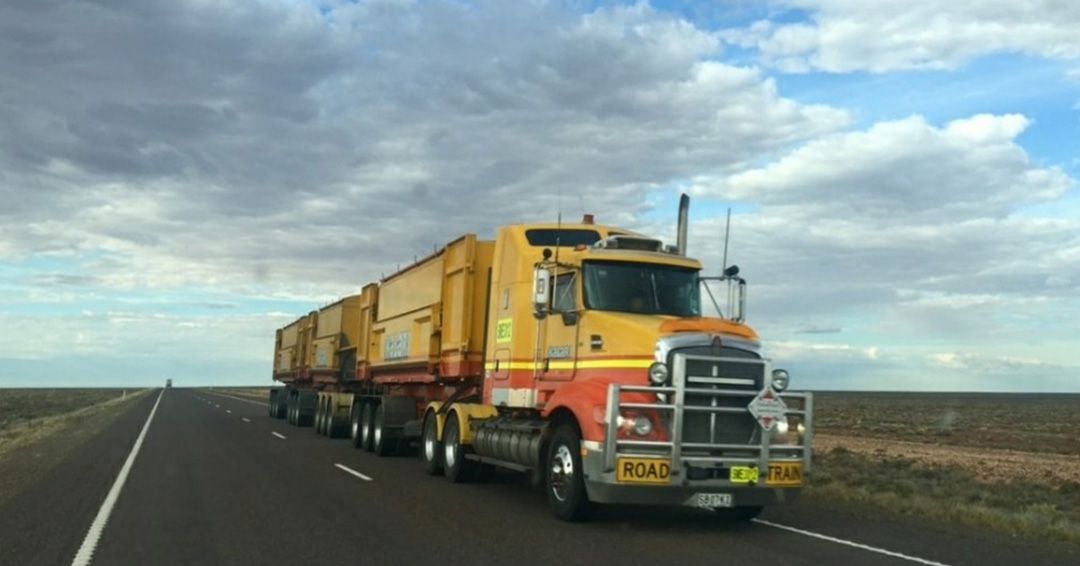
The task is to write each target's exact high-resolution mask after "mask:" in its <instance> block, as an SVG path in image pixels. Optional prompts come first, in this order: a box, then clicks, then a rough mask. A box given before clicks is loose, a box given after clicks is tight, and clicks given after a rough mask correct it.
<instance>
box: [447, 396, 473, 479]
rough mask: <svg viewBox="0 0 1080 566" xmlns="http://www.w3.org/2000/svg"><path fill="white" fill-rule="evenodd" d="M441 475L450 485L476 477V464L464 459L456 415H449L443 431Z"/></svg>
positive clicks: (459, 426)
mask: <svg viewBox="0 0 1080 566" xmlns="http://www.w3.org/2000/svg"><path fill="white" fill-rule="evenodd" d="M443 473H444V475H446V479H448V480H450V482H451V483H465V482H469V481H472V480H473V478H474V477H475V476H476V462H474V461H472V460H469V459H466V458H465V445H464V444H462V443H461V425H460V424H458V418H457V415H456V414H454V413H450V416H448V417H447V418H446V428H445V430H444V431H443Z"/></svg>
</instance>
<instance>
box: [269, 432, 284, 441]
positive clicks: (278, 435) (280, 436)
mask: <svg viewBox="0 0 1080 566" xmlns="http://www.w3.org/2000/svg"><path fill="white" fill-rule="evenodd" d="M270 434H272V435H274V436H276V437H278V438H280V439H282V440H285V436H284V435H281V434H278V433H276V432H271V433H270Z"/></svg>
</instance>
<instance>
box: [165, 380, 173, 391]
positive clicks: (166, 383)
mask: <svg viewBox="0 0 1080 566" xmlns="http://www.w3.org/2000/svg"><path fill="white" fill-rule="evenodd" d="M169 387H172V380H171V379H166V380H165V388H166V389H168V388H169Z"/></svg>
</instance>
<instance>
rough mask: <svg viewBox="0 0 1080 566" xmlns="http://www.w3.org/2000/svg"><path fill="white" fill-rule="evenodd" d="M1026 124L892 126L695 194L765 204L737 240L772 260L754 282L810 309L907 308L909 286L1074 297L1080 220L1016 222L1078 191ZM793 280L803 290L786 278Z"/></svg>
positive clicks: (825, 142)
mask: <svg viewBox="0 0 1080 566" xmlns="http://www.w3.org/2000/svg"><path fill="white" fill-rule="evenodd" d="M1026 124H1027V120H1026V119H1025V118H1024V117H1022V116H1015V115H1005V116H990V115H976V116H973V117H971V118H966V119H960V120H955V121H953V122H950V123H948V124H946V125H944V126H943V127H935V126H933V125H931V124H928V123H927V122H926V121H925V120H924V119H923V118H921V117H918V116H915V117H911V118H908V119H903V120H896V121H890V122H882V123H878V124H876V125H874V126H872V127H870V128H869V129H867V130H864V131H855V132H846V133H841V134H834V135H831V136H826V137H824V138H822V139H820V140H815V141H813V142H810V143H807V144H805V145H804V146H802V147H800V148H798V149H796V150H794V151H792V152H791V153H790V154H787V155H785V156H784V157H783V158H781V159H779V160H777V161H775V162H773V163H770V164H767V165H765V166H763V167H759V168H754V169H749V170H746V171H742V172H740V173H736V174H734V175H730V176H727V177H723V178H710V177H700V178H698V179H696V180H695V181H694V183H693V187H692V191H693V192H694V193H695V194H697V195H700V196H704V197H719V198H724V199H729V200H735V201H747V202H755V203H760V205H761V207H762V208H761V211H760V213H752V214H746V215H744V216H743V217H740V218H738V219H737V229H738V230H739V232H738V233H739V234H740V241H739V245H741V246H744V247H745V248H746V252H744V253H745V254H747V255H749V256H751V257H769V258H770V261H769V262H765V264H764V265H762V266H759V267H758V269H760V270H761V271H762V273H761V274H759V275H758V277H762V278H764V279H765V281H766V282H768V283H770V284H773V285H777V286H780V287H781V288H783V289H784V291H785V292H786V291H787V290H788V289H789V288H793V287H795V286H796V285H797V287H798V288H799V289H800V295H803V296H806V294H807V293H809V294H810V296H811V297H814V298H815V299H817V300H810V301H806V306H807V307H809V309H811V310H813V311H814V312H819V311H820V309H847V308H851V307H859V306H861V305H863V304H866V303H867V302H882V301H884V302H897V301H899V300H901V297H900V296H898V295H897V291H898V290H905V289H907V290H914V291H917V292H942V293H975V294H978V293H982V294H994V293H1005V294H1009V293H1013V294H1015V293H1028V292H1031V291H1033V290H1037V291H1038V292H1043V293H1046V294H1049V295H1057V296H1062V295H1067V296H1075V295H1076V293H1077V287H1076V286H1075V285H1072V284H1071V283H1072V282H1074V281H1076V280H1077V279H1076V278H1077V276H1080V263H1078V262H1077V258H1076V254H1077V252H1078V250H1080V238H1078V233H1077V224H1076V223H1075V222H1074V221H1071V220H1048V219H1043V218H1038V217H1031V216H1025V215H1019V214H1017V212H1018V211H1019V210H1020V209H1022V207H1024V206H1025V205H1030V204H1035V203H1045V202H1052V201H1054V200H1055V199H1057V198H1059V197H1061V196H1062V195H1063V194H1064V193H1065V192H1066V191H1067V190H1068V189H1069V188H1070V187H1072V186H1073V185H1074V182H1073V180H1072V179H1071V178H1070V177H1069V176H1068V175H1066V174H1065V173H1064V172H1063V171H1062V170H1061V169H1060V168H1057V167H1052V166H1051V167H1047V166H1043V165H1040V164H1038V163H1035V162H1034V161H1033V160H1032V159H1031V158H1030V157H1029V156H1028V154H1027V152H1026V151H1025V150H1024V149H1023V148H1021V147H1020V146H1019V145H1017V144H1016V142H1015V137H1016V136H1017V135H1019V134H1020V133H1021V132H1022V131H1023V129H1024V127H1025V126H1026ZM699 229H701V230H703V231H705V230H715V232H713V233H719V230H720V228H719V227H717V226H713V227H709V226H700V227H699ZM708 251H711V252H712V253H716V252H715V248H713V249H712V250H708ZM744 257H745V256H744ZM792 274H799V278H798V282H797V283H796V282H791V283H787V281H790V280H791V276H792ZM1051 282H1052V283H1051ZM830 294H832V295H833V296H832V297H831V298H829V300H825V301H822V300H820V299H822V298H828V297H829V295H830Z"/></svg>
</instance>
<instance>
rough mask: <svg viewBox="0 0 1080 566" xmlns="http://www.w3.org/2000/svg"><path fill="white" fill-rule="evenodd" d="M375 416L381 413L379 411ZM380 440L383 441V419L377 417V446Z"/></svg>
mask: <svg viewBox="0 0 1080 566" xmlns="http://www.w3.org/2000/svg"><path fill="white" fill-rule="evenodd" d="M375 416H376V417H378V416H380V415H379V414H378V413H376V415H375ZM380 442H382V419H380V418H376V419H375V446H378V445H379V443H380Z"/></svg>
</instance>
